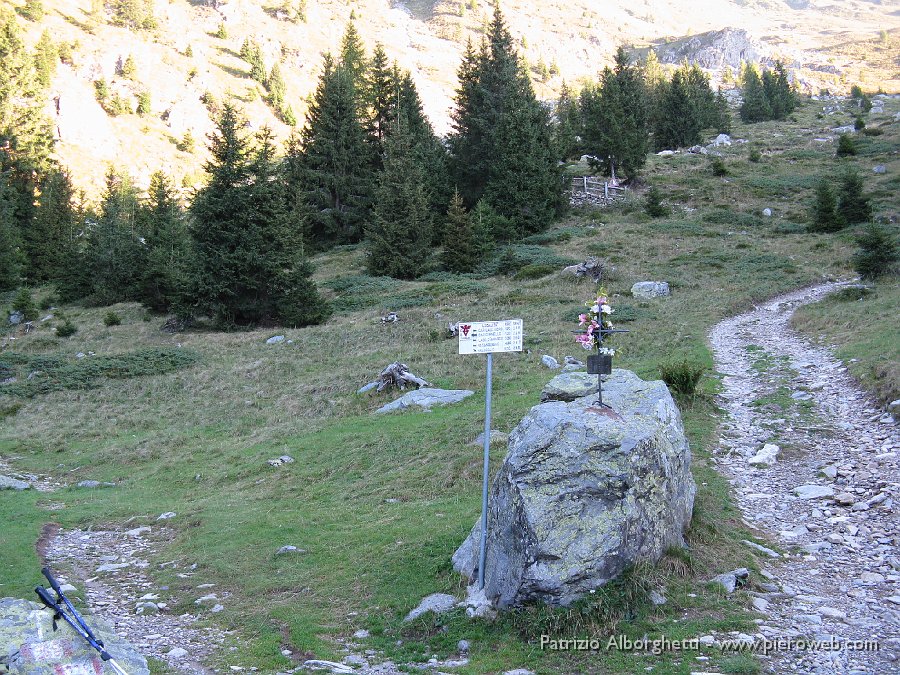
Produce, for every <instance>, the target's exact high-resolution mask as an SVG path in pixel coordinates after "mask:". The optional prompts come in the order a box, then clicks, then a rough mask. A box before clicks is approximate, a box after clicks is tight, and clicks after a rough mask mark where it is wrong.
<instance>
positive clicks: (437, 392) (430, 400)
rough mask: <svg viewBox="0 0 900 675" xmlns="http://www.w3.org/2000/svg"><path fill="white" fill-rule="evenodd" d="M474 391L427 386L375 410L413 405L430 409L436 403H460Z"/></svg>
mask: <svg viewBox="0 0 900 675" xmlns="http://www.w3.org/2000/svg"><path fill="white" fill-rule="evenodd" d="M474 393H475V392H474V391H470V390H468V389H435V388H431V387H425V388H423V389H417V390H415V391H410V392H407V393H406V394H404V395H403V396H401V397H400V398H398V399H397V400H396V401H392V402H390V403H388V404H387V405H384V406H382V407H380V408H379V409H378V410H376V411H375V412H376V413H387V412H393V411H395V410H405V409H406V408H412V407H413V406H418V407H419V408H423V409H425V410H428V409H430V408H431V407H432V406H435V405H449V404H451V403H459V402H460V401H462V400H463V399H465V398H468V397H469V396H472V395H473V394H474Z"/></svg>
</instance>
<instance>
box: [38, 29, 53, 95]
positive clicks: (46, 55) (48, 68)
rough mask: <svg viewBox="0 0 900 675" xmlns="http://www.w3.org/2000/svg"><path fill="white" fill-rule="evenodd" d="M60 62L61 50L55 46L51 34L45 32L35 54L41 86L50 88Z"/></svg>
mask: <svg viewBox="0 0 900 675" xmlns="http://www.w3.org/2000/svg"><path fill="white" fill-rule="evenodd" d="M58 61H59V49H58V48H57V46H56V45H55V44H53V39H52V38H51V37H50V32H49V31H47V30H45V31H44V32H43V33H41V39H40V40H38V43H37V45H36V47H35V53H34V65H35V70H36V74H37V81H38V84H40V86H42V87H44V88H46V87H49V86H50V80H52V79H53V76H54V75H55V74H56V64H57V62H58Z"/></svg>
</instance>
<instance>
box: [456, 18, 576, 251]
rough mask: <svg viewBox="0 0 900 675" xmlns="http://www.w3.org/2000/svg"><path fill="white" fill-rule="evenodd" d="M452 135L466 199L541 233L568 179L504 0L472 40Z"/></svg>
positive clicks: (462, 71)
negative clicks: (481, 36)
mask: <svg viewBox="0 0 900 675" xmlns="http://www.w3.org/2000/svg"><path fill="white" fill-rule="evenodd" d="M458 75H459V81H460V85H459V88H458V89H457V92H456V99H455V103H456V105H455V109H454V111H453V113H452V119H453V131H452V133H451V135H450V137H449V139H448V140H449V145H450V151H451V174H452V177H453V182H454V183H455V184H456V185H457V186H458V188H459V192H460V194H461V195H462V198H463V201H464V203H465V204H466V206H468V207H470V208H471V207H473V206H474V205H475V204H476V203H477V202H478V201H479V200H480V199H481V198H482V197H484V198H485V199H486V200H487V201H488V203H489V204H490V206H491V207H492V208H493V209H494V210H495V211H496V212H497V213H498V214H500V215H502V216H504V217H506V218H508V219H510V221H512V224H513V226H514V228H515V230H516V231H517V232H519V233H523V234H528V233H533V232H537V231H539V230H541V229H543V228H544V227H546V226H547V224H549V222H550V221H551V220H552V219H553V218H554V217H555V216H556V215H558V214H559V213H560V212H561V210H562V208H563V206H564V202H563V190H564V183H563V181H562V180H561V172H560V168H559V166H558V159H557V154H558V153H557V151H556V147H555V143H554V141H553V135H552V130H551V128H550V124H549V116H548V115H547V112H546V111H545V110H544V109H543V107H542V106H541V105H540V104H539V103H538V101H537V100H536V98H535V96H534V91H533V90H532V88H531V81H530V80H529V78H528V75H527V73H526V72H525V71H524V68H523V67H522V64H521V62H520V61H519V59H518V57H517V55H516V53H515V49H514V47H513V40H512V36H511V35H510V33H509V31H508V29H507V27H506V24H505V22H504V20H503V15H502V14H501V12H500V9H499V7H496V8H495V11H494V17H493V20H492V21H491V24H490V27H489V29H488V34H487V36H486V39H485V40H484V41H483V43H482V45H481V49H480V51H476V50H475V49H474V48H473V47H472V45H471V43H469V45H468V47H467V50H466V53H465V55H464V57H463V62H462V64H461V65H460V68H459V70H458Z"/></svg>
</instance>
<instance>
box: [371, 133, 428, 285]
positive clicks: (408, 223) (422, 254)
mask: <svg viewBox="0 0 900 675" xmlns="http://www.w3.org/2000/svg"><path fill="white" fill-rule="evenodd" d="M366 236H367V239H368V243H369V258H368V268H369V273H370V274H372V275H373V276H381V275H385V276H390V277H396V278H398V279H414V278H415V277H417V276H418V275H419V274H420V273H421V271H422V267H423V263H424V261H425V259H426V258H427V257H428V253H429V250H430V248H431V242H432V214H431V209H430V208H429V203H428V193H427V189H426V187H425V176H424V172H423V171H422V166H421V164H420V163H419V161H417V159H416V157H415V155H414V152H413V145H412V137H411V136H410V134H409V132H408V131H407V130H406V129H404V128H403V127H402V126H401V127H400V128H399V129H397V130H395V131H394V133H392V134H391V136H390V137H389V138H388V142H387V154H386V156H385V161H384V171H382V172H381V175H380V176H379V181H378V187H377V189H376V191H375V207H374V209H373V212H372V223H371V225H370V226H369V227H368V228H367V231H366Z"/></svg>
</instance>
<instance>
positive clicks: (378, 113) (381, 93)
mask: <svg viewBox="0 0 900 675" xmlns="http://www.w3.org/2000/svg"><path fill="white" fill-rule="evenodd" d="M398 84H399V69H398V68H397V67H396V65H395V66H394V68H393V69H392V68H391V67H390V65H389V64H388V58H387V54H386V53H385V51H384V46H383V45H382V44H381V43H380V42H379V43H376V45H375V51H374V53H373V54H372V67H371V69H370V70H369V78H368V82H367V90H366V106H367V109H368V122H367V124H366V130H367V132H368V133H369V136H370V137H371V139H372V143H373V146H374V154H375V156H376V157H378V158H379V162H380V158H381V156H382V155H383V154H384V140H385V138H387V135H388V133H389V131H390V126H391V124H393V123H394V122H395V121H396V118H397V115H396V113H397V98H398V91H397V87H398Z"/></svg>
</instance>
